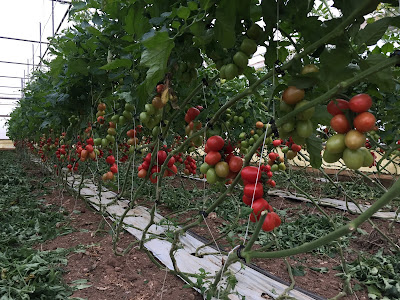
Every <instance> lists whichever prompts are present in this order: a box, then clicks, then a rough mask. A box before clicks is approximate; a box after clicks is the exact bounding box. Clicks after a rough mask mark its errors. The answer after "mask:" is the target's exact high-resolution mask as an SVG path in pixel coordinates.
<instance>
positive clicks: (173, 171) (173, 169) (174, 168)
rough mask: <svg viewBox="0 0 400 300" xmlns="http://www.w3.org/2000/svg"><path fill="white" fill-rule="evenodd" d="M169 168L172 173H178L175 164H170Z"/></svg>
mask: <svg viewBox="0 0 400 300" xmlns="http://www.w3.org/2000/svg"><path fill="white" fill-rule="evenodd" d="M170 169H171V170H172V173H174V174H176V173H178V168H177V167H176V166H175V165H172V166H171V167H170Z"/></svg>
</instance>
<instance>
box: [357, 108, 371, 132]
mask: <svg viewBox="0 0 400 300" xmlns="http://www.w3.org/2000/svg"><path fill="white" fill-rule="evenodd" d="M375 122H376V118H375V116H374V115H373V114H371V113H370V112H367V111H366V112H363V113H361V114H359V115H357V116H356V117H355V118H354V121H353V124H354V127H355V128H356V129H357V130H358V131H360V132H367V131H370V130H372V129H373V128H374V126H375Z"/></svg>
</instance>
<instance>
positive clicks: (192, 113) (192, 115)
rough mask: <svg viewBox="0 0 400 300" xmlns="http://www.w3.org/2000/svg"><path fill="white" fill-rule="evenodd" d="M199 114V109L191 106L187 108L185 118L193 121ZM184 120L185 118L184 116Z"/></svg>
mask: <svg viewBox="0 0 400 300" xmlns="http://www.w3.org/2000/svg"><path fill="white" fill-rule="evenodd" d="M199 114H200V110H198V109H197V108H196V107H191V108H189V109H188V111H187V113H186V115H187V119H188V120H189V122H187V123H190V121H193V120H194V119H195V118H196V117H197V116H198V115H199ZM185 120H186V118H185Z"/></svg>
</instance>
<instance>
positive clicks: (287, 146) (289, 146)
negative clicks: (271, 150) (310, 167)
mask: <svg viewBox="0 0 400 300" xmlns="http://www.w3.org/2000/svg"><path fill="white" fill-rule="evenodd" d="M272 145H273V146H274V147H276V148H278V147H281V151H282V152H283V153H284V154H285V156H286V158H287V159H289V160H290V159H293V158H295V157H296V156H297V153H298V152H300V150H301V146H300V145H297V144H296V143H295V142H294V141H293V139H292V137H289V138H288V140H287V141H286V142H285V143H283V141H282V140H280V139H278V140H274V141H272ZM279 159H280V162H281V163H283V158H279ZM279 169H281V170H282V171H284V170H286V167H285V168H284V165H283V166H282V165H279Z"/></svg>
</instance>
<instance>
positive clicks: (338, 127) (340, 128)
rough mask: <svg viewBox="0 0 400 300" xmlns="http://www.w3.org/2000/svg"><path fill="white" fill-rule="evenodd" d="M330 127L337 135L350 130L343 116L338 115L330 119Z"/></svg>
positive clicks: (347, 121)
mask: <svg viewBox="0 0 400 300" xmlns="http://www.w3.org/2000/svg"><path fill="white" fill-rule="evenodd" d="M331 127H332V129H333V130H335V131H336V132H337V133H346V132H348V131H349V130H350V129H351V128H350V122H349V120H347V118H346V116H345V115H342V114H339V115H336V116H334V117H333V118H332V119H331Z"/></svg>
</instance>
